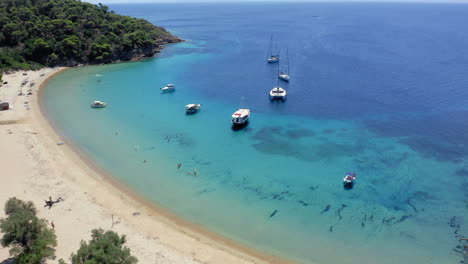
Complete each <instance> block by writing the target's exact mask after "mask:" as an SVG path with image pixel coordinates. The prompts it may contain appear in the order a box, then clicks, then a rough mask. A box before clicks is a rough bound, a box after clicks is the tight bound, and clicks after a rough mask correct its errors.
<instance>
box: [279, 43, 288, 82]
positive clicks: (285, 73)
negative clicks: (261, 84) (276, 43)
mask: <svg viewBox="0 0 468 264" xmlns="http://www.w3.org/2000/svg"><path fill="white" fill-rule="evenodd" d="M286 58H287V60H286V61H287V62H286V70H285V71H282V72H280V73H279V75H278V78H280V79H281V80H283V81H286V82H289V52H288V50H286Z"/></svg>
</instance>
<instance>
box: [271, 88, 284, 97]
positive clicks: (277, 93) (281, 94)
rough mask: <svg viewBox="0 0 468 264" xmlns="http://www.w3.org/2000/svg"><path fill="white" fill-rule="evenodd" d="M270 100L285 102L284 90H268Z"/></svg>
mask: <svg viewBox="0 0 468 264" xmlns="http://www.w3.org/2000/svg"><path fill="white" fill-rule="evenodd" d="M270 99H271V100H286V90H285V89H283V88H281V87H279V86H276V87H274V88H273V89H271V90H270Z"/></svg>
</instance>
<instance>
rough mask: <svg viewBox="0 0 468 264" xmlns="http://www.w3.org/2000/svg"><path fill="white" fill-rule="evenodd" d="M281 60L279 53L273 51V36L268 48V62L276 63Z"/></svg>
mask: <svg viewBox="0 0 468 264" xmlns="http://www.w3.org/2000/svg"><path fill="white" fill-rule="evenodd" d="M279 60H280V56H279V52H278V51H276V52H274V51H273V35H271V37H270V46H269V48H268V58H267V61H268V63H274V62H279Z"/></svg>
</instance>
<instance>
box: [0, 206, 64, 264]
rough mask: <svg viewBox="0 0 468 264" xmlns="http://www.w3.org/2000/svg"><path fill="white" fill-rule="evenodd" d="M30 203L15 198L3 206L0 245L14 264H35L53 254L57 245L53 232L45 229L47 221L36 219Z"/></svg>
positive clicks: (33, 207) (33, 208) (34, 209)
mask: <svg viewBox="0 0 468 264" xmlns="http://www.w3.org/2000/svg"><path fill="white" fill-rule="evenodd" d="M36 213H37V210H36V207H35V206H34V204H33V203H32V202H30V201H29V202H24V201H22V200H19V199H17V198H16V197H13V198H10V199H9V200H8V201H7V202H6V204H5V214H6V215H7V217H6V218H2V219H0V231H1V232H2V233H3V237H2V238H1V240H0V243H1V245H2V246H3V247H10V255H11V256H13V258H14V260H15V263H17V264H39V263H43V261H44V260H45V259H47V258H50V257H52V256H53V255H54V247H55V246H57V238H56V236H55V232H54V231H53V230H51V229H49V228H47V221H46V220H45V219H39V218H38V217H37V216H36Z"/></svg>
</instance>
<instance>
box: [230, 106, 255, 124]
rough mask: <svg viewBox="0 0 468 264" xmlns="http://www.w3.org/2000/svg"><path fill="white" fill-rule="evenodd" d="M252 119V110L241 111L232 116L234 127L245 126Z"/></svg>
mask: <svg viewBox="0 0 468 264" xmlns="http://www.w3.org/2000/svg"><path fill="white" fill-rule="evenodd" d="M249 117H250V109H239V110H237V111H236V112H235V113H234V114H232V120H231V123H232V124H233V125H244V124H246V123H247V122H248V120H249Z"/></svg>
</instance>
